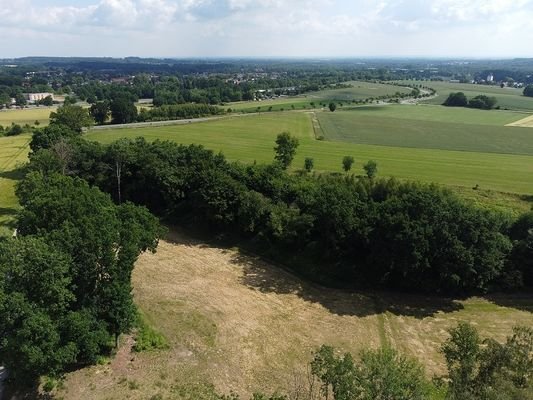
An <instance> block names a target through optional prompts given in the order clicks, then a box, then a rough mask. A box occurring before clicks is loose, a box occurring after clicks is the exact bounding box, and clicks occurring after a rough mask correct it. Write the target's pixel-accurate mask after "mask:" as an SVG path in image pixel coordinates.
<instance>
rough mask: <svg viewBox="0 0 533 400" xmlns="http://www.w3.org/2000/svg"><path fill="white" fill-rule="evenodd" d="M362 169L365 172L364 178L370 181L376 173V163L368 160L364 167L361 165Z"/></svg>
mask: <svg viewBox="0 0 533 400" xmlns="http://www.w3.org/2000/svg"><path fill="white" fill-rule="evenodd" d="M363 169H364V170H365V172H366V176H367V177H368V178H370V179H372V178H374V177H375V176H376V174H377V173H378V163H377V162H375V161H374V160H370V161H368V162H367V163H366V164H365V165H363Z"/></svg>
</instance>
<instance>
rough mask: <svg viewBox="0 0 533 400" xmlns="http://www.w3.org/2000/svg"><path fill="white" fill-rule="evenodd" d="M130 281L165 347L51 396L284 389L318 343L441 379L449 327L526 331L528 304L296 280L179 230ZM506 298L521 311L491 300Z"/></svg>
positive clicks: (204, 394)
mask: <svg viewBox="0 0 533 400" xmlns="http://www.w3.org/2000/svg"><path fill="white" fill-rule="evenodd" d="M134 286H135V298H136V301H137V303H138V305H139V307H140V308H141V309H142V311H143V313H144V314H145V315H146V317H147V319H148V321H149V322H150V323H151V324H152V325H153V326H154V327H155V328H156V329H158V330H159V331H161V332H162V333H163V334H164V335H165V336H166V337H167V339H168V340H169V343H170V350H168V351H158V352H148V353H141V354H133V355H131V356H125V355H124V350H122V352H121V354H120V357H119V359H120V363H117V361H113V362H111V363H110V364H109V365H105V366H95V367H91V368H87V369H84V370H80V371H77V372H74V373H72V374H69V375H68V376H67V379H66V380H65V383H64V389H61V390H60V391H59V393H58V395H59V396H61V397H63V398H64V399H65V400H68V399H79V398H84V399H126V398H128V399H149V398H150V397H151V396H153V395H156V394H160V395H162V398H164V399H167V398H170V399H174V398H176V399H180V398H183V399H203V398H205V399H211V398H212V394H213V391H214V390H216V391H218V392H221V393H228V392H229V391H231V390H233V391H236V392H238V393H240V394H241V395H245V396H246V395H249V394H250V393H252V392H253V391H256V390H265V391H267V392H272V391H274V390H276V389H280V390H282V391H283V390H284V389H287V388H290V386H291V385H293V382H294V376H295V375H301V374H303V373H304V370H305V366H306V364H307V362H308V361H309V360H310V358H311V354H312V351H313V350H314V349H316V348H317V347H318V346H320V345H321V344H323V343H327V344H331V345H334V346H337V347H338V348H340V349H342V350H343V351H350V352H354V353H356V352H357V351H358V350H360V349H361V348H363V347H367V346H370V347H377V346H380V345H382V344H386V343H390V344H393V345H395V346H397V347H399V348H400V349H401V350H403V351H404V352H407V353H408V354H411V355H413V356H415V357H417V358H418V359H419V360H420V361H421V362H422V363H423V364H425V366H426V370H427V373H428V375H429V376H431V375H432V374H434V373H441V372H443V363H442V359H441V357H440V355H439V354H438V351H437V350H438V347H439V346H440V343H442V341H443V340H444V339H445V338H446V329H447V328H448V327H450V326H453V325H454V324H455V323H456V322H457V321H459V320H468V321H471V322H472V323H474V324H475V325H477V326H478V327H479V328H480V331H481V333H482V334H483V335H485V336H492V337H495V338H497V339H503V338H504V337H505V335H507V334H508V333H509V332H510V330H511V327H512V326H513V325H516V324H525V325H529V326H531V325H533V314H531V312H530V311H531V310H532V308H531V306H532V299H531V298H530V297H529V298H528V297H525V298H517V299H513V298H508V297H501V298H495V299H493V301H489V300H486V299H480V298H473V299H469V300H465V301H451V300H446V299H440V300H436V299H431V298H425V297H420V296H405V295H391V294H377V293H347V292H344V291H340V290H335V289H326V288H322V287H318V286H314V285H310V284H306V283H303V282H302V281H301V280H299V279H297V278H296V277H294V276H292V275H290V274H289V273H287V272H285V271H283V270H281V269H279V268H277V267H275V266H272V265H269V264H266V263H264V262H261V261H258V260H256V259H254V258H252V257H248V256H243V255H241V254H240V253H238V252H237V251H234V250H231V249H226V248H223V247H218V246H213V245H208V244H206V243H202V242H197V241H194V240H191V239H190V238H188V237H187V236H185V235H183V234H180V233H173V234H172V235H171V237H169V238H168V240H166V241H161V243H160V246H159V249H158V252H157V253H156V254H144V255H143V256H142V257H141V258H140V260H139V262H138V264H137V267H136V270H135V273H134ZM504 302H507V303H509V304H515V303H518V304H519V305H520V308H522V310H519V309H516V308H508V307H505V306H499V305H497V304H496V303H501V304H504ZM126 342H127V343H126V345H125V346H126V349H127V348H128V347H129V346H131V343H130V342H129V341H126ZM126 354H127V352H126ZM118 364H120V365H118Z"/></svg>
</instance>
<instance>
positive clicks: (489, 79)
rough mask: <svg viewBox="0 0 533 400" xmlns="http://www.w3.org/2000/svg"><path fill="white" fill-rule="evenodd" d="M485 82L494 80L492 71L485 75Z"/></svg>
mask: <svg viewBox="0 0 533 400" xmlns="http://www.w3.org/2000/svg"><path fill="white" fill-rule="evenodd" d="M487 82H489V83H490V82H494V75H493V74H492V73H490V74H489V75H488V76H487Z"/></svg>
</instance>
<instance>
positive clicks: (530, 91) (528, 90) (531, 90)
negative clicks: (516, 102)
mask: <svg viewBox="0 0 533 400" xmlns="http://www.w3.org/2000/svg"><path fill="white" fill-rule="evenodd" d="M524 96H527V97H533V85H527V86H526V87H525V88H524Z"/></svg>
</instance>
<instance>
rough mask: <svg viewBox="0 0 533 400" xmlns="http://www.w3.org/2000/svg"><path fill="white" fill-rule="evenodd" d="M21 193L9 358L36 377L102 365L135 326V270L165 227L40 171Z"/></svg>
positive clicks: (5, 333) (8, 299) (7, 327)
mask: <svg viewBox="0 0 533 400" xmlns="http://www.w3.org/2000/svg"><path fill="white" fill-rule="evenodd" d="M46 152H49V150H47V149H41V150H39V151H38V152H37V153H36V156H37V157H38V158H39V157H41V155H43V154H46ZM32 164H33V161H32ZM17 195H18V196H19V199H20V203H21V205H22V206H23V209H22V210H21V212H20V214H19V217H18V230H19V238H18V239H17V240H12V241H6V242H4V243H2V245H0V332H1V333H2V340H1V341H0V358H1V359H2V361H3V362H4V363H5V365H6V366H7V367H8V368H9V370H10V372H11V373H12V374H13V376H14V377H15V378H16V379H24V380H31V379H34V378H36V377H37V376H38V375H40V374H49V375H56V374H58V373H60V372H61V371H62V370H64V369H65V368H66V367H67V366H69V365H72V364H79V363H81V364H84V363H93V362H95V361H96V360H97V358H98V356H99V355H100V354H102V352H105V351H106V350H108V349H109V348H110V339H111V338H112V337H115V340H116V338H117V337H118V335H119V334H120V333H123V332H127V331H128V330H129V329H130V328H131V327H132V326H133V325H134V322H135V319H136V309H135V306H134V304H133V300H132V296H131V272H132V270H133V265H134V263H135V261H136V259H137V256H138V255H139V253H140V252H142V251H146V250H151V251H155V248H156V246H157V237H158V235H159V234H160V233H161V229H160V227H159V225H158V222H157V220H156V219H155V218H154V217H153V216H152V215H151V214H150V213H149V212H148V210H147V209H146V208H143V207H138V206H134V205H133V204H131V203H124V204H122V205H119V206H117V205H115V204H114V203H113V202H112V201H111V199H110V197H109V195H107V194H104V193H102V192H101V191H100V190H98V189H97V188H91V187H90V186H89V185H88V184H87V183H86V182H85V181H83V180H81V179H79V178H71V177H66V176H63V175H58V174H55V173H53V172H51V173H49V174H46V175H44V174H42V173H38V172H31V173H29V174H28V175H27V176H26V178H25V179H24V180H23V181H22V182H21V183H20V184H19V186H18V188H17Z"/></svg>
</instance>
